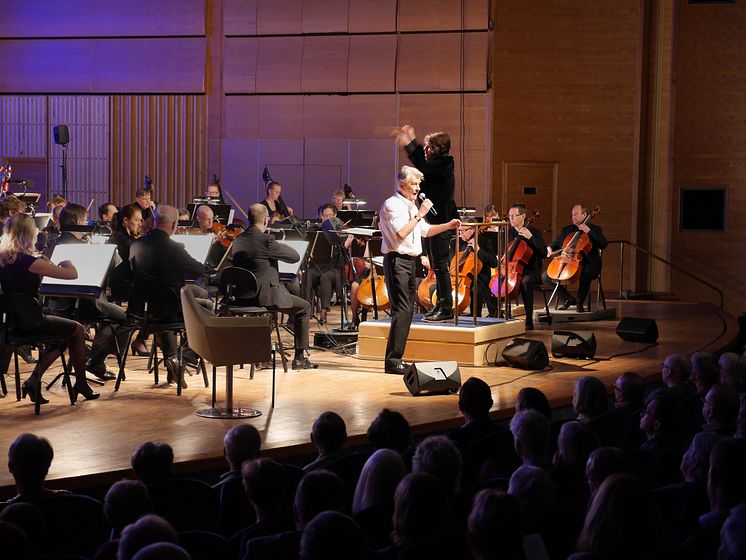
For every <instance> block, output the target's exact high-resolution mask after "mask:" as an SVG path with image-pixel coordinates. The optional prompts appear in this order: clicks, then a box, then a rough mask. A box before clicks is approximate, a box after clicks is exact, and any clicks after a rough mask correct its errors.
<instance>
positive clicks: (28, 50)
mask: <svg viewBox="0 0 746 560" xmlns="http://www.w3.org/2000/svg"><path fill="white" fill-rule="evenodd" d="M205 45H206V43H205V39H191V38H180V39H81V40H64V39H60V40H41V39H40V40H30V41H14V40H0V75H2V76H6V77H7V79H3V80H2V81H1V82H0V92H3V93H26V92H35V93H67V92H74V93H84V92H85V93H110V92H159V93H167V92H179V93H203V92H204V88H205V84H204V81H205Z"/></svg>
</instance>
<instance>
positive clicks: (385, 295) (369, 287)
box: [357, 265, 389, 309]
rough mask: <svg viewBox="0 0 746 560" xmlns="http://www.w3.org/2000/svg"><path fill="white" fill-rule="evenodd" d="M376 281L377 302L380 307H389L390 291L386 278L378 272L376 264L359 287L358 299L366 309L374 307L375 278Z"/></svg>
mask: <svg viewBox="0 0 746 560" xmlns="http://www.w3.org/2000/svg"><path fill="white" fill-rule="evenodd" d="M374 279H375V282H376V300H375V301H376V304H377V306H378V309H388V308H389V292H388V290H387V289H386V279H385V278H384V276H383V275H378V274H377V273H376V266H375V265H374V266H373V268H372V269H371V271H370V274H369V275H368V276H367V277H365V278H363V280H362V281H361V282H360V287H359V288H358V289H357V299H358V301H359V302H360V305H362V306H363V307H364V308H365V309H373V280H374Z"/></svg>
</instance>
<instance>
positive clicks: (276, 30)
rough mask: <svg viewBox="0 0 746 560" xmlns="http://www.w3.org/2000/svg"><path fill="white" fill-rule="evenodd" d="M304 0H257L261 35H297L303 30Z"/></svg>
mask: <svg viewBox="0 0 746 560" xmlns="http://www.w3.org/2000/svg"><path fill="white" fill-rule="evenodd" d="M302 6H303V2H302V0H257V11H256V32H257V33H258V34H259V35H297V34H300V33H302V32H303V8H302Z"/></svg>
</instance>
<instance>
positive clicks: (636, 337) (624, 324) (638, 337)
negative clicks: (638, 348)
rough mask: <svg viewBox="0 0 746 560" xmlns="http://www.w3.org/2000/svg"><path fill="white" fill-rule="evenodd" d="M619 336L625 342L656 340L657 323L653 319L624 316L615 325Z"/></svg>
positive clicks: (649, 341)
mask: <svg viewBox="0 0 746 560" xmlns="http://www.w3.org/2000/svg"><path fill="white" fill-rule="evenodd" d="M616 333H617V334H618V335H619V338H621V339H622V340H626V341H627V342H648V343H651V342H656V341H657V340H658V325H657V324H656V322H655V319H641V318H639V317H624V318H623V319H622V320H621V321H619V324H618V325H617V327H616Z"/></svg>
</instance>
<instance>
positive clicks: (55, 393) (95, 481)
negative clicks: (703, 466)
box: [0, 300, 738, 499]
mask: <svg viewBox="0 0 746 560" xmlns="http://www.w3.org/2000/svg"><path fill="white" fill-rule="evenodd" d="M608 305H609V306H614V307H616V310H617V319H616V320H613V321H611V320H609V321H598V322H595V323H582V324H580V323H576V324H572V325H568V324H567V323H564V324H561V325H558V326H557V328H558V329H559V330H573V331H588V330H589V331H592V332H594V333H595V335H596V339H597V343H598V349H597V353H596V358H595V359H594V360H571V359H554V358H551V356H550V366H549V368H548V369H547V370H545V371H542V372H530V371H523V370H519V369H515V368H511V367H496V366H483V367H462V368H461V377H462V381H464V380H466V379H467V378H469V377H472V376H478V377H480V378H482V379H484V380H485V381H486V382H487V383H488V384H489V385H490V386H491V387H492V393H493V399H494V401H495V405H494V407H493V410H492V413H491V414H492V416H493V417H494V418H495V419H499V418H506V417H509V416H510V415H512V414H513V411H514V403H515V397H516V395H517V393H518V391H519V390H520V389H521V388H522V387H528V386H533V387H537V388H539V389H541V390H542V391H544V392H545V393H546V394H547V396H548V398H549V400H550V402H551V404H552V406H553V407H560V406H564V405H567V404H568V403H569V402H570V401H571V398H572V388H573V384H574V381H575V379H577V378H578V377H579V376H581V375H594V376H597V377H599V378H600V379H602V380H603V382H604V383H605V384H606V386H607V388H610V387H611V385H612V383H613V381H614V379H615V378H616V377H617V376H618V375H619V374H620V373H622V372H624V371H627V370H634V371H637V372H638V373H640V374H641V375H643V376H644V377H645V378H646V379H648V380H650V381H652V380H654V378H656V377H657V376H659V375H660V363H661V362H662V361H663V358H664V357H665V356H667V355H668V354H671V353H674V352H682V353H690V352H693V351H697V350H705V351H711V352H720V351H723V350H724V349H726V348H729V347H730V346H732V345H733V344H734V343H735V342H736V340H737V337H738V324H737V321H736V320H735V318H733V317H732V316H730V315H728V314H727V313H725V312H724V311H722V310H721V309H719V308H716V307H713V306H711V305H706V304H694V303H679V302H635V301H623V300H618V301H617V300H609V301H608ZM623 317H644V318H651V319H655V321H656V322H657V324H658V330H659V332H660V338H659V340H658V344H657V345H652V346H651V345H646V344H639V343H630V342H625V341H623V340H621V339H620V338H619V337H618V336H617V335H616V332H615V329H616V325H617V323H618V320H620V319H621V318H623ZM335 319H336V321H337V323H336V324H338V321H339V310H338V309H336V310H334V312H333V313H332V314H331V315H330V320H329V322H328V323H327V325H326V326H325V327H319V326H318V325H312V333H311V336H312V337H313V334H314V331H313V329H316V330H317V331H318V330H325V329H327V328H332V327H333V326H335V325H336V324H335ZM552 330H553V329H552V327H550V326H547V325H545V324H538V325H537V329H536V330H534V331H531V332H529V333H526V335H524V336H525V337H526V338H531V339H535V340H540V341H542V342H544V343H545V344H546V345H547V348H548V349H549V350H550V352H551V343H552ZM287 341H288V342H291V339H290V337H287ZM311 359H312V360H313V361H315V362H317V363H318V364H319V369H316V370H304V371H289V372H287V373H284V372H283V371H282V367H281V365H280V367H278V371H277V374H276V379H277V401H276V406H275V408H274V409H270V392H271V382H272V375H271V370H266V369H265V370H260V371H258V372H257V373H256V376H255V378H254V379H253V380H249V370H248V368H245V369H243V370H239V369H236V370H235V376H234V377H235V379H234V385H235V394H234V399H235V405H236V406H243V407H249V406H251V407H254V408H258V409H259V410H262V411H263V414H262V416H260V417H258V418H254V419H250V420H241V422H250V423H252V424H254V425H255V426H256V427H257V429H258V430H259V432H260V433H261V435H262V441H263V446H262V454H263V455H264V456H269V457H274V458H277V459H284V458H288V457H292V456H298V455H305V454H311V453H313V448H312V446H311V444H310V440H309V432H310V430H311V424H312V423H313V421H314V419H315V418H316V417H317V416H318V415H319V414H320V413H321V412H324V411H326V410H333V411H335V412H337V413H338V414H340V415H341V416H342V417H343V418H344V419H345V422H346V424H347V432H348V435H349V438H350V443H351V444H353V445H358V444H364V443H365V442H366V431H367V428H368V426H369V424H370V422H371V421H372V420H373V419H374V418H375V417H376V415H377V414H378V413H379V412H380V410H381V409H382V408H384V407H387V408H391V409H393V410H397V411H399V412H401V413H402V414H403V415H404V416H405V417H406V418H407V420H408V421H409V422H410V424H411V425H412V430H413V432H414V434H416V435H421V434H425V433H429V432H437V431H442V430H448V429H451V428H454V427H456V426H458V425H460V423H461V415H460V414H459V412H458V405H457V397H456V396H455V395H429V396H419V397H412V396H411V395H410V394H409V393H408V391H407V389H406V388H405V386H404V383H403V382H402V380H401V377H399V376H392V375H387V374H384V373H383V361H382V360H381V359H376V360H364V359H361V358H359V357H358V356H355V355H341V354H337V353H334V352H330V351H327V352H323V351H313V352H312V354H311ZM110 360H111V361H110V363H113V360H112V359H110ZM31 367H32V366H30V365H25V364H23V363H22V366H21V369H22V377H23V378H25V377H26V375H27V374H28V373H29V372H30V371H31ZM210 369H211V368H209V367H208V373H210ZM56 371H57V369H56V368H54V367H53V368H51V369H50V371H48V372H47V374H46V375H45V380H46V381H47V382H48V381H49V380H51V379H52V378H53V376H54V375H55V374H56ZM163 373H165V372H163ZM161 377H162V378H163V377H165V375H162V376H161ZM7 379H8V385H9V387H8V390H9V394H8V396H7V397H6V398H5V399H0V453H6V452H7V449H8V447H9V445H10V443H11V442H12V440H13V439H14V438H15V437H16V436H18V435H19V434H21V433H23V432H33V433H36V434H38V435H41V436H44V437H47V438H49V440H50V441H51V443H52V446H53V447H54V453H55V457H54V462H53V464H52V468H51V470H50V473H49V477H48V480H49V481H50V485H51V486H55V487H64V488H83V487H92V486H101V485H106V484H109V483H111V482H114V481H116V480H119V479H121V478H124V477H127V476H129V475H130V469H129V458H130V455H131V453H132V451H133V450H134V449H135V447H136V446H137V445H138V444H139V443H141V442H144V441H148V440H151V441H161V442H168V443H169V444H170V445H171V446H172V447H173V448H174V455H175V465H174V471H175V472H177V473H180V474H184V473H189V472H197V471H203V470H210V469H220V468H223V467H224V459H223V445H222V439H223V436H224V434H225V432H226V431H227V430H228V429H230V428H231V427H232V426H234V425H236V424H237V423H238V422H239V421H237V420H213V419H205V418H199V417H197V416H196V415H195V412H196V411H197V410H199V409H201V408H208V407H209V406H210V398H211V389H210V388H205V387H204V386H203V383H202V380H201V377H197V376H191V377H188V378H187V381H188V383H189V387H188V388H187V389H185V390H184V392H183V394H182V396H181V397H178V396H177V395H176V389H175V387H174V386H168V385H165V384H162V385H160V386H155V385H154V384H153V378H152V375H151V374H149V373H148V372H147V358H140V357H138V358H132V359H131V360H129V361H128V367H127V380H126V381H125V382H124V383H123V384H122V387H121V389H120V390H119V392H116V393H115V392H114V384H113V382H108V383H107V384H106V385H105V386H104V387H102V388H101V389H100V391H101V398H100V399H98V400H96V401H83V402H80V403H78V404H77V405H76V406H70V405H69V403H67V402H66V400H65V393H64V392H63V389H62V388H61V387H59V384H58V385H56V386H55V387H54V388H53V389H52V390H51V391H49V392H48V393H45V394H46V396H47V397H48V398H49V400H50V403H49V404H48V405H44V406H43V407H42V414H41V416H38V417H37V416H34V414H33V405H32V404H31V403H30V401H28V400H24V401H21V402H16V399H15V386H14V383H13V378H12V375H11V376H9V377H8V378H7ZM217 387H218V402H219V404H220V403H221V401H222V399H223V389H224V387H225V377H224V370H223V369H222V368H221V369H219V371H218V377H217ZM12 484H13V480H12V478H11V476H10V473H8V471H7V469H6V468H4V469H2V472H0V499H7V497H9V496H10V495H12V493H13V489H12Z"/></svg>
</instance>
